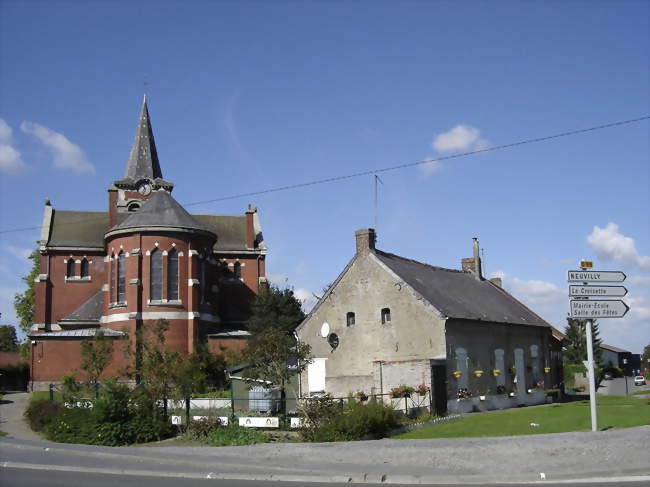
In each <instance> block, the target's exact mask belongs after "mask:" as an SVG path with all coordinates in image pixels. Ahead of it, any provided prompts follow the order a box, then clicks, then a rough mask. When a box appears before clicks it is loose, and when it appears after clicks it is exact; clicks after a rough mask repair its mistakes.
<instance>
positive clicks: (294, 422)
mask: <svg viewBox="0 0 650 487" xmlns="http://www.w3.org/2000/svg"><path fill="white" fill-rule="evenodd" d="M291 427H292V428H301V427H302V418H291Z"/></svg>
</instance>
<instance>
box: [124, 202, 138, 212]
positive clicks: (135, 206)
mask: <svg viewBox="0 0 650 487" xmlns="http://www.w3.org/2000/svg"><path fill="white" fill-rule="evenodd" d="M139 209H140V203H135V202H134V203H129V206H127V207H126V211H128V212H130V213H134V212H136V211H138V210H139Z"/></svg>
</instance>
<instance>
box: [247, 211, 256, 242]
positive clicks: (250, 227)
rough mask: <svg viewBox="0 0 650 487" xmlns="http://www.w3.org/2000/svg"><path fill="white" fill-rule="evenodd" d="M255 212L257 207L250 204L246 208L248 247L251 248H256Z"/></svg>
mask: <svg viewBox="0 0 650 487" xmlns="http://www.w3.org/2000/svg"><path fill="white" fill-rule="evenodd" d="M255 213H257V207H255V206H251V205H248V209H247V210H246V247H247V248H249V249H253V248H255V221H254V217H255Z"/></svg>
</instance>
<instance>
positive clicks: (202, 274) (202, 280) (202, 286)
mask: <svg viewBox="0 0 650 487" xmlns="http://www.w3.org/2000/svg"><path fill="white" fill-rule="evenodd" d="M199 298H200V301H201V303H205V302H206V301H207V300H208V272H207V266H206V260H205V259H201V260H199Z"/></svg>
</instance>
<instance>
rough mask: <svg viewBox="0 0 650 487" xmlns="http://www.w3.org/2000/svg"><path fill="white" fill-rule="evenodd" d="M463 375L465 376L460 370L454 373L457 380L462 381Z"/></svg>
mask: <svg viewBox="0 0 650 487" xmlns="http://www.w3.org/2000/svg"><path fill="white" fill-rule="evenodd" d="M461 375H463V373H462V372H461V371H460V370H454V371H453V376H454V377H455V378H456V379H460V376H461Z"/></svg>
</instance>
